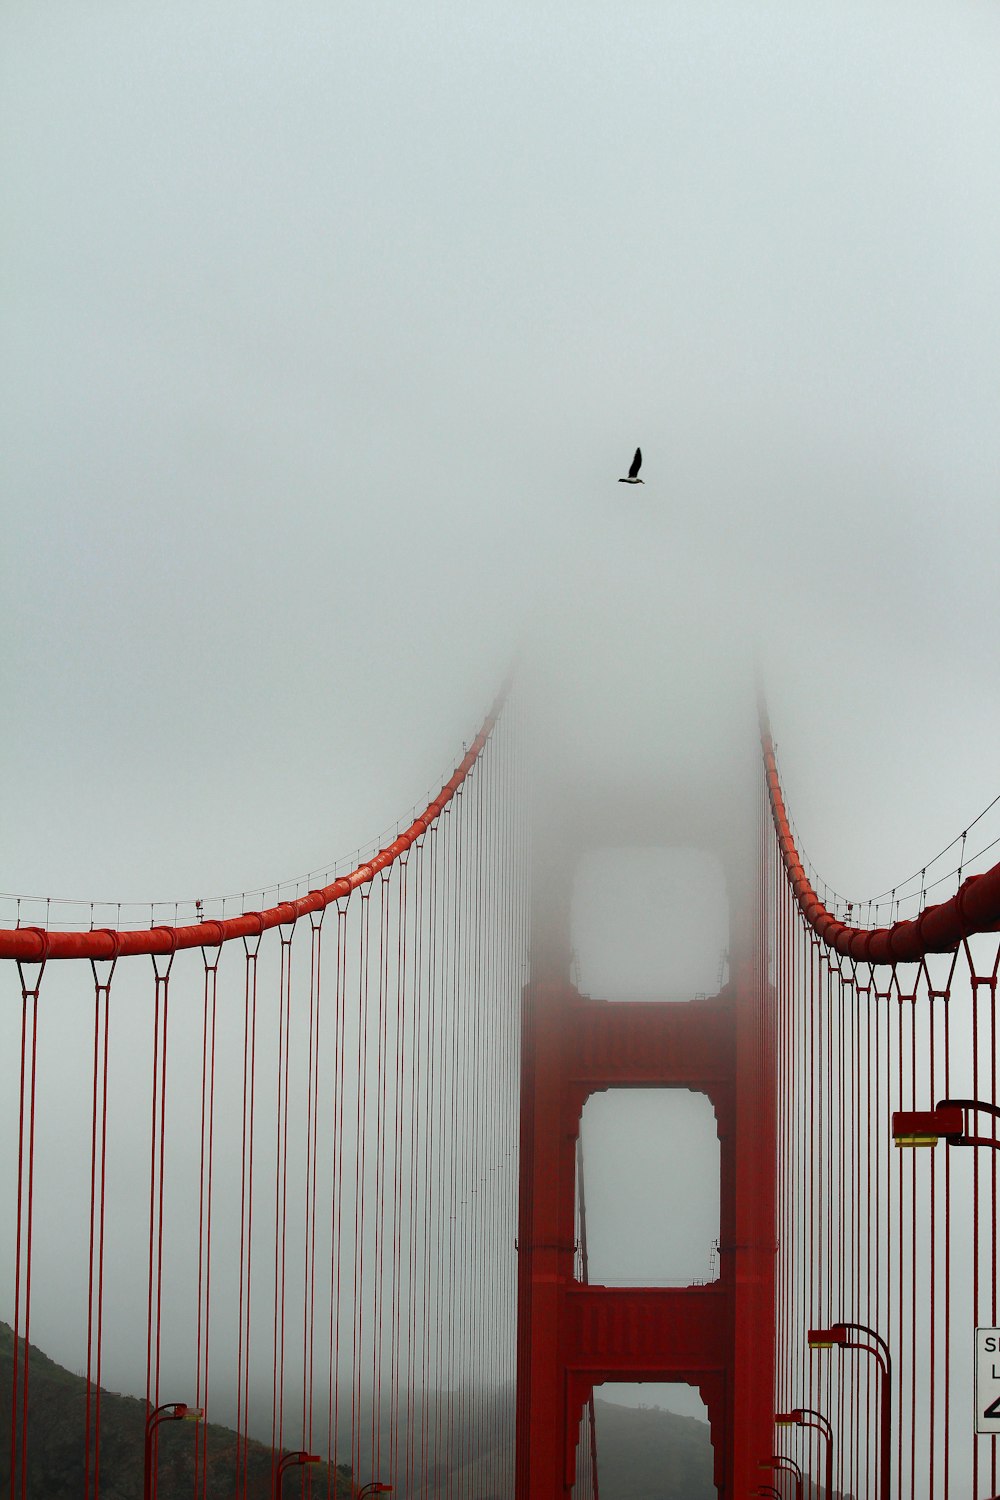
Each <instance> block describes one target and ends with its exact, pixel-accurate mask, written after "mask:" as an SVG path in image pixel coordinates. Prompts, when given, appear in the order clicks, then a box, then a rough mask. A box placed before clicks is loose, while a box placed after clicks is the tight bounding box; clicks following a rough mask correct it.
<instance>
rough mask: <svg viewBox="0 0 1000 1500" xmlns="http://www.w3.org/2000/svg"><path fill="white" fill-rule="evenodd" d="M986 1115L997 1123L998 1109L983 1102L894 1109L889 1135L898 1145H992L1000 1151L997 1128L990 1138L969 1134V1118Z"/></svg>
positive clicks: (944, 1101) (958, 1101)
mask: <svg viewBox="0 0 1000 1500" xmlns="http://www.w3.org/2000/svg"><path fill="white" fill-rule="evenodd" d="M970 1114H984V1115H989V1116H990V1117H991V1119H993V1120H994V1121H996V1120H1000V1106H998V1105H996V1104H989V1103H987V1102H986V1100H984V1099H941V1100H939V1101H938V1103H937V1104H936V1105H935V1106H934V1108H933V1109H917V1110H907V1109H897V1110H894V1111H893V1115H892V1136H893V1140H894V1141H895V1142H896V1145H897V1146H936V1145H937V1143H938V1141H940V1140H943V1141H945V1142H946V1143H947V1145H949V1146H992V1147H993V1150H994V1151H998V1150H1000V1135H998V1134H997V1127H996V1125H994V1126H993V1131H992V1134H990V1135H974V1134H970V1132H969V1119H968V1117H969V1115H970Z"/></svg>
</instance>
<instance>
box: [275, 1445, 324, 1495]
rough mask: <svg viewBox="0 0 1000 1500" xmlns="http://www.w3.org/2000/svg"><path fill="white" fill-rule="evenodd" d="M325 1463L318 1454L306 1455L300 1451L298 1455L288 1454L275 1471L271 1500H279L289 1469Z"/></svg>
mask: <svg viewBox="0 0 1000 1500" xmlns="http://www.w3.org/2000/svg"><path fill="white" fill-rule="evenodd" d="M322 1462H323V1460H322V1458H321V1456H320V1455H319V1454H318V1453H306V1452H305V1451H304V1450H302V1449H300V1450H299V1451H298V1452H297V1453H286V1454H284V1456H283V1457H282V1458H281V1460H280V1462H279V1463H278V1467H277V1468H276V1469H275V1471H274V1483H273V1484H272V1486H271V1500H279V1497H280V1495H281V1486H282V1484H283V1483H284V1480H285V1472H286V1470H288V1469H297V1468H299V1467H300V1466H301V1465H303V1464H321V1463H322Z"/></svg>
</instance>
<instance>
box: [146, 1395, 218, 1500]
mask: <svg viewBox="0 0 1000 1500" xmlns="http://www.w3.org/2000/svg"><path fill="white" fill-rule="evenodd" d="M203 1416H204V1412H203V1411H202V1410H201V1407H200V1406H188V1404H187V1402H186V1401H166V1402H164V1404H163V1405H162V1406H157V1407H154V1409H153V1410H152V1411H151V1412H149V1413H148V1415H147V1417H146V1433H145V1438H144V1442H143V1455H142V1500H152V1495H153V1491H154V1488H155V1482H156V1475H155V1474H154V1472H153V1434H154V1433H155V1432H156V1429H157V1428H158V1427H159V1426H160V1425H161V1424H162V1423H163V1422H200V1421H201V1419H202V1417H203Z"/></svg>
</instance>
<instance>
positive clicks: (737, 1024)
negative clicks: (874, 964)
mask: <svg viewBox="0 0 1000 1500" xmlns="http://www.w3.org/2000/svg"><path fill="white" fill-rule="evenodd" d="M565 853H566V849H565V846H564V847H563V858H564V864H566V863H568V861H567V860H566V859H565ZM730 868H732V865H731V864H730ZM539 886H540V887H541V891H542V900H541V901H538V900H536V921H535V927H534V937H533V952H532V967H531V978H530V982H529V984H528V986H527V989H526V991H525V994H524V1001H523V1032H522V1073H521V1188H520V1210H519V1238H518V1258H519V1282H518V1393H517V1467H516V1476H517V1478H516V1496H517V1500H563V1497H566V1496H568V1495H569V1494H570V1492H571V1490H572V1487H573V1482H574V1473H575V1462H576V1444H577V1438H578V1434H579V1430H580V1421H581V1416H582V1412H583V1408H584V1405H585V1403H586V1402H587V1400H588V1399H589V1397H590V1395H591V1393H592V1391H593V1388H594V1386H596V1385H599V1384H601V1383H602V1382H604V1381H640V1380H643V1381H645V1380H648V1381H669V1382H673V1381H677V1382H684V1383H689V1384H691V1385H694V1386H697V1388H698V1390H699V1391H700V1393H701V1397H702V1400H703V1401H704V1402H705V1405H706V1407H707V1409H708V1414H709V1420H710V1423H711V1429H712V1440H713V1444H714V1449H715V1482H716V1486H717V1488H718V1492H719V1496H720V1497H722V1500H735V1497H736V1496H740V1497H742V1496H743V1495H744V1494H746V1493H748V1492H749V1489H750V1488H751V1487H752V1486H755V1485H756V1483H757V1482H758V1480H759V1477H760V1475H759V1470H758V1468H757V1464H758V1462H759V1460H760V1459H761V1458H765V1457H767V1456H768V1455H769V1454H770V1453H771V1452H772V1451H773V1437H774V1429H773V1414H774V1408H773V1384H774V1344H775V1335H774V1326H775V1319H774V1270H775V1101H774V1068H773V1064H772V1057H773V1046H772V1034H771V1021H770V1017H771V1014H772V1010H771V1006H770V1005H769V1004H768V1003H767V997H766V995H765V993H764V991H765V985H766V974H765V971H764V969H763V966H762V964H761V961H760V956H759V954H758V953H757V952H756V951H755V950H756V946H757V945H756V943H755V935H756V933H757V932H759V930H760V927H759V924H757V923H755V922H753V921H752V920H751V921H742V925H741V924H739V923H737V922H733V923H732V924H731V926H732V933H731V944H732V946H731V948H730V953H731V955H733V962H732V967H731V971H730V972H731V976H732V977H731V979H730V981H729V983H728V984H727V985H726V986H725V988H724V989H723V990H722V991H721V993H720V994H718V995H717V996H714V997H712V998H708V999H692V1000H690V1001H688V1002H686V1003H685V1002H681V1003H676V1002H646V1001H634V1002H630V1001H625V1002H609V1001H606V1000H602V999H593V998H588V997H586V996H584V995H582V994H580V993H579V992H578V991H577V990H576V989H575V988H574V986H573V984H572V983H571V981H570V933H569V905H570V902H569V879H568V872H567V870H566V869H565V868H563V869H561V870H559V871H558V872H553V870H552V869H548V870H547V871H545V872H544V875H542V876H541V879H539V878H538V877H537V875H536V888H538V887H539ZM759 899H760V893H759V892H754V893H753V895H752V896H751V897H750V898H749V900H752V901H753V902H756V901H758V900H759ZM745 904H749V901H748V902H747V903H745ZM539 906H542V907H543V909H542V910H541V911H539V910H538V908H539ZM744 916H745V913H744ZM622 1087H626V1088H628V1087H631V1088H660V1087H662V1088H671V1087H672V1088H684V1089H690V1090H692V1091H695V1092H700V1093H703V1094H705V1095H706V1096H707V1097H708V1099H709V1101H710V1102H711V1104H712V1106H713V1108H714V1111H715V1118H716V1124H717V1128H718V1133H719V1140H720V1148H721V1150H720V1158H721V1181H720V1236H721V1242H720V1256H719V1261H720V1271H719V1277H718V1280H717V1281H715V1282H713V1283H710V1284H708V1285H703V1286H691V1287H687V1288H682V1289H674V1288H664V1287H649V1288H635V1287H630V1288H611V1287H605V1286H599V1285H593V1284H591V1285H584V1284H582V1283H580V1282H579V1281H577V1280H576V1279H575V1276H574V1249H575V1246H574V1235H575V1195H576V1144H577V1138H578V1135H579V1130H580V1121H581V1116H582V1113H583V1107H584V1104H585V1103H586V1101H587V1098H588V1097H589V1096H590V1095H591V1094H593V1093H596V1092H598V1091H600V1090H603V1089H608V1088H622ZM649 1187H650V1191H651V1192H652V1193H655V1192H656V1189H657V1185H656V1183H655V1182H653V1183H650V1185H649Z"/></svg>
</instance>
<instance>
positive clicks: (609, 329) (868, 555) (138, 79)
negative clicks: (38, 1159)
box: [0, 0, 1000, 899]
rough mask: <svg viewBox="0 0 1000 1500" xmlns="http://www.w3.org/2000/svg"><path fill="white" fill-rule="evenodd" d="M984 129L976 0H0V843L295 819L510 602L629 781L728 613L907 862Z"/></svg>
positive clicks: (827, 817) (448, 703) (980, 347)
mask: <svg viewBox="0 0 1000 1500" xmlns="http://www.w3.org/2000/svg"><path fill="white" fill-rule="evenodd" d="M998 140H1000V11H998V9H997V7H996V6H995V5H994V4H992V3H986V0H983V3H971V0H941V3H930V0H905V3H894V0H864V3H860V4H851V3H848V0H836V3H830V4H826V3H819V0H817V3H812V4H809V5H801V4H791V3H781V4H778V3H753V4H747V3H736V0H730V3H711V0H697V3H690V4H687V3H679V0H677V3H663V0H656V3H649V4H638V3H626V4H621V3H618V4H615V5H613V6H612V5H610V4H605V3H592V0H572V3H569V0H559V3H549V4H544V5H540V4H537V3H531V4H521V3H517V0H514V3H508V4H505V5H503V6H486V5H471V6H470V5H467V4H458V3H457V0H439V3H421V4H420V5H402V4H376V3H372V0H366V3H364V4H354V3H338V4H336V5H326V4H318V3H317V4H307V3H297V4H291V5H290V4H282V5H277V4H274V3H268V0H251V3H244V4H242V5H239V6H237V5H235V4H230V3H228V0H218V3H215V4H213V5H212V6H210V7H205V6H203V5H193V4H187V3H185V0H176V3H173V4H171V5H169V6H157V7H154V6H150V5H136V4H132V5H129V4H125V3H118V4H114V3H110V0H99V3H95V4H90V5H88V6H85V7H74V6H68V5H65V4H61V3H50V0H30V3H28V0H23V3H22V0H8V3H7V4H6V5H5V6H4V8H3V13H2V16H0V181H2V184H3V193H2V198H3V205H4V206H3V219H2V222H3V240H2V245H3V249H2V274H3V296H2V309H0V318H2V324H0V360H2V369H3V395H2V400H0V485H2V494H3V496H4V509H5V517H4V520H5V529H4V536H5V544H4V546H3V549H2V552H0V570H2V571H0V580H2V582H0V611H2V614H0V621H2V628H3V634H4V640H5V642H6V646H5V650H4V652H3V657H2V674H3V676H2V682H3V699H4V705H5V715H4V719H5V731H6V732H5V734H4V740H3V776H2V779H0V830H2V858H0V889H2V890H4V891H14V892H27V893H43V894H52V895H74V896H75V895H84V896H88V897H89V896H92V897H100V898H104V897H110V898H113V899H151V898H161V897H162V898H174V897H183V896H194V895H198V894H208V893H214V892H219V893H222V892H229V891H236V890H240V889H244V888H249V887H252V886H255V885H260V884H261V883H268V882H273V881H275V880H277V879H281V878H284V877H294V876H297V875H299V874H302V873H305V872H306V871H308V870H310V869H313V868H315V867H317V866H319V865H321V864H323V863H325V862H327V861H332V860H333V859H335V858H336V857H337V856H339V855H341V854H345V853H348V852H350V851H351V850H352V849H353V848H355V847H356V846H358V845H361V844H364V843H365V842H367V841H370V840H372V839H374V838H376V837H377V836H378V834H379V833H381V832H382V830H384V829H385V828H386V827H387V826H392V825H394V824H395V820H396V819H397V817H399V816H400V815H402V814H405V813H407V812H408V811H409V809H410V808H411V806H412V805H413V804H415V803H417V802H422V801H423V800H424V798H425V796H426V794H427V793H428V792H429V791H430V790H431V789H432V787H434V786H436V785H437V784H439V782H440V779H441V777H442V776H443V775H444V774H445V773H446V772H447V771H448V770H449V768H450V764H451V763H452V762H453V761H454V759H455V758H456V756H457V755H458V754H460V753H461V746H462V742H463V741H464V740H467V739H469V738H471V736H472V734H473V733H474V730H475V727H476V725H477V722H478V720H479V718H480V716H481V714H482V713H483V711H484V710H485V708H486V706H487V705H488V703H489V701H490V699H491V698H492V696H493V693H494V691H495V687H496V684H497V682H498V681H499V679H500V677H501V675H502V673H503V671H504V670H505V668H506V666H507V664H508V662H509V660H510V658H511V657H512V655H513V653H514V651H515V649H516V648H517V647H518V645H519V644H521V643H522V642H524V641H527V643H528V653H527V654H528V660H529V662H530V663H532V664H533V665H534V666H535V667H536V668H537V670H538V672H539V674H540V679H541V681H542V682H543V684H548V686H549V688H550V689H551V692H552V695H553V698H552V701H559V702H565V701H567V700H571V701H572V704H573V709H572V711H571V712H568V713H567V715H566V717H565V720H564V721H563V722H564V724H565V731H566V739H567V742H569V743H572V744H573V746H574V748H575V750H576V751H578V750H579V748H580V745H581V744H583V745H585V746H586V747H587V749H588V751H589V753H590V754H591V756H592V758H593V759H594V761H595V762H597V763H603V764H605V765H608V764H613V765H614V774H615V775H616V776H619V777H620V776H621V775H622V774H624V775H625V776H626V777H627V775H628V773H629V767H630V764H631V763H632V760H633V758H634V759H635V761H636V762H637V763H639V764H641V766H642V767H643V768H644V771H648V768H649V767H650V766H651V765H653V764H656V765H657V766H662V774H663V776H664V778H665V779H666V780H667V781H668V782H669V781H670V780H671V778H673V783H674V785H675V787H676V786H678V785H679V786H683V784H684V781H685V777H686V775H687V774H688V769H689V768H690V766H691V765H692V764H694V763H698V764H703V763H704V760H705V751H706V747H707V745H708V743H709V742H710V741H711V740H712V739H713V738H715V737H717V736H719V735H723V736H725V735H733V736H738V735H740V734H742V733H743V729H744V724H745V719H744V717H743V714H742V706H741V711H740V712H739V713H735V712H734V713H733V714H732V715H731V716H729V707H728V705H729V703H730V698H731V695H730V688H731V685H732V684H733V683H738V682H743V683H745V684H746V691H747V692H749V689H750V663H751V658H752V655H753V652H754V649H755V647H756V649H757V650H758V652H759V654H760V656H761V658H762V660H763V664H764V671H765V676H766V679H767V684H768V691H769V697H770V702H771V712H772V719H773V723H774V729H775V733H776V735H777V738H778V740H779V742H780V747H781V752H782V764H783V769H784V774H785V777H786V782H787V788H788V794H789V801H790V804H791V807H792V811H793V813H794V816H795V818H796V821H797V823H798V826H799V828H800V829H801V830H802V834H803V837H804V838H805V840H806V844H807V847H808V850H809V853H810V854H811V855H812V857H813V859H814V860H815V862H816V864H817V865H818V866H819V868H820V869H821V870H822V871H823V873H824V874H825V875H826V877H827V879H829V880H830V881H831V882H832V883H833V884H834V885H835V886H837V887H838V888H839V889H840V890H843V891H845V892H846V893H847V894H855V895H857V896H859V897H863V896H865V895H868V894H869V893H871V892H872V891H873V890H881V889H883V887H887V886H889V885H891V884H892V883H894V881H895V880H897V879H898V878H899V877H901V876H902V875H905V874H909V873H910V871H911V870H912V869H913V868H915V867H918V866H919V865H920V864H921V863H922V862H923V861H924V860H925V859H926V858H927V856H928V855H929V854H930V853H933V852H935V851H936V850H937V848H938V847H939V846H940V845H941V844H942V843H943V842H945V840H946V839H947V838H950V837H951V836H952V835H953V834H955V833H956V832H958V831H959V830H960V829H961V827H962V826H963V824H964V823H965V822H967V821H968V820H969V818H970V817H971V816H973V815H974V814H975V813H976V812H978V810H979V809H980V807H982V806H983V805H984V804H985V803H986V802H988V801H989V799H990V798H991V797H992V796H993V795H994V794H995V793H996V792H997V791H998V790H1000V775H998V773H997V764H996V744H997V740H998V730H1000V701H998V694H997V689H996V677H997V672H996V669H997V654H998V653H997V640H998V629H997V626H998V604H997V587H996V558H997V555H998V548H1000V506H998V495H1000V432H998V423H997V404H998V392H1000V280H998V277H997V270H996V268H997V266H998V264H1000V208H998V205H1000V194H998V182H997V175H998V168H997V162H998V157H997V141H998ZM637 443H641V445H642V448H643V453H644V457H645V462H644V466H643V470H642V474H643V477H644V479H645V481H646V482H645V485H644V486H643V487H638V486H636V487H629V488H625V487H624V486H620V485H618V484H617V483H616V480H617V477H618V476H619V475H620V474H624V473H625V472H626V469H627V465H628V462H629V460H630V457H631V454H632V451H633V449H634V447H635V445H636V444H637ZM560 692H562V693H563V695H564V696H563V698H562V699H560V698H559V693H560ZM727 725H728V727H727ZM994 831H997V830H996V829H994Z"/></svg>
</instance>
